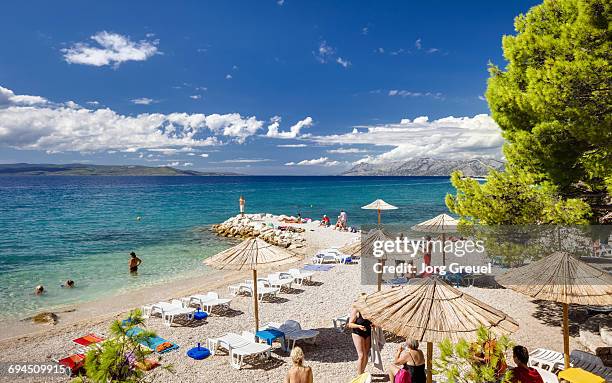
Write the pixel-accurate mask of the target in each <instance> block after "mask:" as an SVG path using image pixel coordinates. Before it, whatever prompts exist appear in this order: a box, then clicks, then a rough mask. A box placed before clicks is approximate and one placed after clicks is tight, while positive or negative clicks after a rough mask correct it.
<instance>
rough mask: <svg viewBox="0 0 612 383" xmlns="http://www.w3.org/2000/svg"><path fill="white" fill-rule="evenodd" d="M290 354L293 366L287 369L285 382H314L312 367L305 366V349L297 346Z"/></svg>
mask: <svg viewBox="0 0 612 383" xmlns="http://www.w3.org/2000/svg"><path fill="white" fill-rule="evenodd" d="M290 356H291V362H292V363H293V366H291V368H290V369H289V371H287V376H286V377H285V383H312V369H311V368H310V367H308V366H304V351H302V349H301V348H300V347H299V346H296V347H294V348H293V350H291V355H290Z"/></svg>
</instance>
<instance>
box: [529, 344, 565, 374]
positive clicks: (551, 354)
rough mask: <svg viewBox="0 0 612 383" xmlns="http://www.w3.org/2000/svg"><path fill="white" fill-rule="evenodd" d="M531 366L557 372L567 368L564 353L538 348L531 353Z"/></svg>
mask: <svg viewBox="0 0 612 383" xmlns="http://www.w3.org/2000/svg"><path fill="white" fill-rule="evenodd" d="M528 364H529V367H539V368H541V369H543V370H547V371H550V372H556V371H558V370H563V369H564V368H565V359H564V357H563V354H562V353H560V352H557V351H552V350H547V349H545V348H538V349H536V350H535V351H533V352H532V353H531V354H530V355H529V363H528Z"/></svg>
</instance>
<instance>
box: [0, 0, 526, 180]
mask: <svg viewBox="0 0 612 383" xmlns="http://www.w3.org/2000/svg"><path fill="white" fill-rule="evenodd" d="M535 4H537V3H536V2H528V1H516V2H491V1H469V2H454V1H453V2H451V1H449V2H442V1H429V2H399V1H397V2H393V1H367V2H366V1H295V0H285V1H284V2H282V3H281V2H278V1H276V0H270V1H267V0H266V1H264V0H262V1H231V2H230V1H225V2H196V1H193V2H172V3H169V2H166V3H161V2H159V3H157V2H155V3H153V2H144V1H143V2H113V1H106V2H98V3H93V2H87V3H83V2H77V1H65V2H61V3H57V2H43V1H40V2H27V3H25V2H10V3H7V4H5V5H4V6H3V14H4V16H5V17H4V18H3V19H4V21H3V23H2V24H1V25H0V31H1V32H2V35H3V36H5V38H4V39H2V40H0V49H1V51H2V55H0V87H2V88H1V89H0V161H1V162H5V163H6V162H46V163H65V162H90V163H101V164H143V165H150V166H160V165H168V164H171V165H174V166H177V167H183V168H189V169H196V170H198V169H200V170H228V171H238V172H241V173H249V174H335V173H339V172H341V171H342V170H344V169H347V168H350V167H351V166H352V165H353V164H355V163H357V162H359V161H365V162H374V163H376V162H388V161H403V160H407V159H410V158H415V157H424V156H433V157H440V158H469V157H477V156H487V157H500V155H501V154H500V146H501V144H502V142H503V140H502V139H501V137H500V135H499V130H498V128H497V127H496V125H495V123H494V122H493V121H492V120H491V119H490V117H488V116H487V115H488V113H489V111H488V108H487V104H486V101H484V100H483V99H482V94H483V92H484V90H485V88H486V79H487V77H488V73H487V63H488V62H489V61H491V62H494V63H497V64H501V65H503V63H504V62H503V57H502V52H501V37H502V35H504V34H511V33H513V19H514V17H515V16H516V15H518V14H519V13H524V12H526V11H527V10H528V9H529V8H530V7H531V6H533V5H535ZM33 10H36V11H35V12H33Z"/></svg>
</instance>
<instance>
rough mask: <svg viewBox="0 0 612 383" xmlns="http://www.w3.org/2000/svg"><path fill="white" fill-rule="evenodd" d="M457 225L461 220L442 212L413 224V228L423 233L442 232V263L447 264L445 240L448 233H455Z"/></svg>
mask: <svg viewBox="0 0 612 383" xmlns="http://www.w3.org/2000/svg"><path fill="white" fill-rule="evenodd" d="M457 225H459V221H457V220H456V219H455V218H453V217H451V216H450V215H448V214H440V215H437V216H435V217H433V218H432V219H428V220H427V221H424V222H421V223H419V224H416V225H414V226H412V228H411V229H412V230H414V231H419V232H422V233H435V234H442V264H443V265H446V252H445V251H444V247H445V246H444V241H445V240H446V234H447V233H454V232H456V231H457Z"/></svg>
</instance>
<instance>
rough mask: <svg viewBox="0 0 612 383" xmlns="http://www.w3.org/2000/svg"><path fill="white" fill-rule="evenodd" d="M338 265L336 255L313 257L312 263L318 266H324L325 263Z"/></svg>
mask: <svg viewBox="0 0 612 383" xmlns="http://www.w3.org/2000/svg"><path fill="white" fill-rule="evenodd" d="M328 262H329V263H338V261H337V259H336V255H335V254H321V253H317V254H315V256H314V257H312V263H314V264H316V265H322V264H324V263H328Z"/></svg>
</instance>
